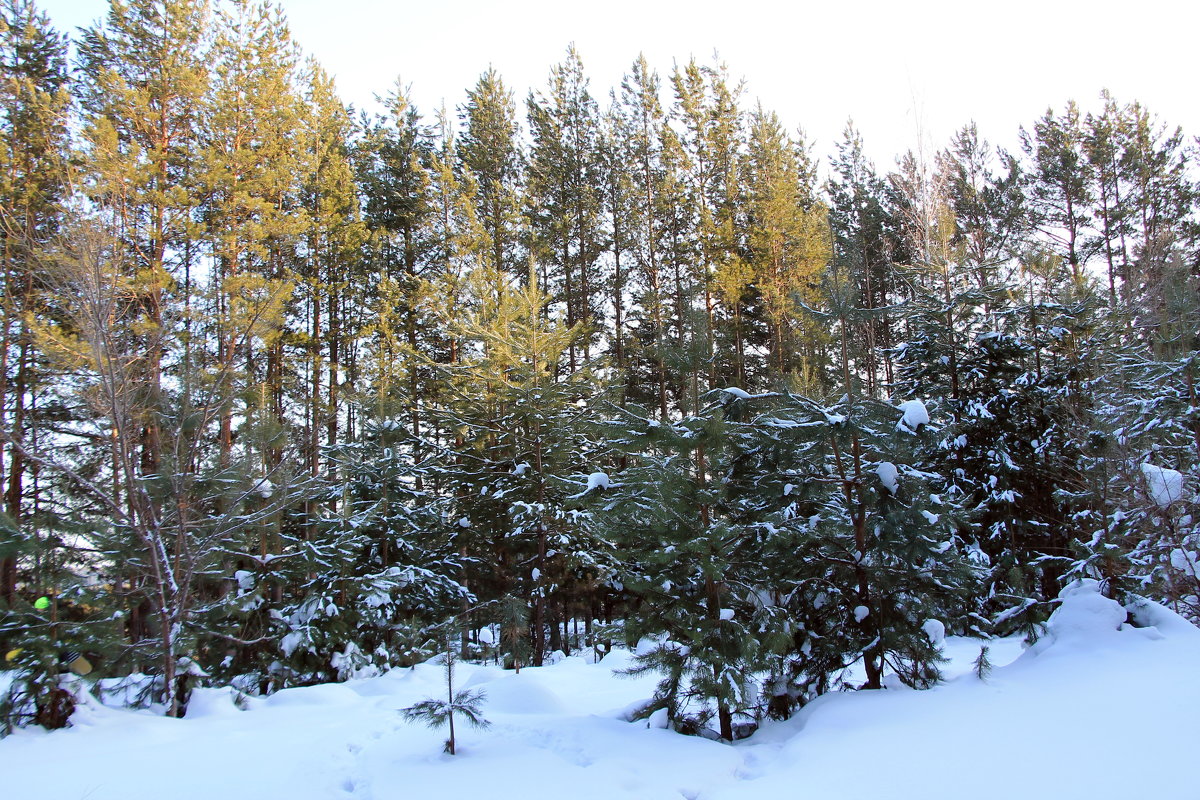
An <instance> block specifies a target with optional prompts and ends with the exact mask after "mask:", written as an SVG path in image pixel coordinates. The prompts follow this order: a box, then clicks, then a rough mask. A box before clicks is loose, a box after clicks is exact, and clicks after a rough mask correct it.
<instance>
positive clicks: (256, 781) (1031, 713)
mask: <svg viewBox="0 0 1200 800" xmlns="http://www.w3.org/2000/svg"><path fill="white" fill-rule="evenodd" d="M1096 589H1097V587H1096V586H1095V585H1094V584H1093V583H1090V582H1086V581H1085V582H1079V583H1076V584H1072V586H1070V587H1068V588H1067V589H1066V590H1064V593H1063V595H1062V604H1061V607H1060V608H1059V610H1058V611H1057V612H1056V613H1055V616H1054V617H1053V618H1052V619H1051V623H1050V625H1049V629H1048V632H1047V635H1046V636H1044V637H1043V638H1042V639H1041V640H1040V641H1039V643H1038V644H1037V645H1035V646H1034V647H1032V648H1030V649H1029V650H1025V651H1024V652H1022V648H1021V646H1020V644H1019V643H1018V642H1016V641H1015V640H1012V639H1006V640H995V641H992V642H987V643H986V644H987V645H988V646H989V659H990V660H991V662H992V663H993V665H995V668H994V669H993V670H992V672H991V673H990V675H989V676H988V677H987V678H986V679H984V680H980V679H979V678H978V677H976V676H975V674H974V673H973V671H972V669H971V664H972V662H973V661H974V659H975V658H976V656H978V654H979V648H980V646H981V644H984V643H983V642H981V641H979V640H974V639H965V638H961V637H953V636H949V637H946V638H945V640H944V642H943V645H942V646H943V649H944V652H945V654H946V655H947V656H948V657H949V658H950V659H951V662H950V664H949V665H948V666H947V667H946V668H945V669H944V673H945V674H946V675H947V677H948V681H947V683H945V684H943V685H941V686H939V687H937V688H935V689H933V690H930V691H926V692H916V691H911V690H906V689H898V690H897V689H889V690H885V691H878V692H857V693H837V694H831V695H827V696H825V697H823V698H821V699H819V700H817V701H815V702H813V703H811V704H810V705H809V706H808V707H806V708H805V709H804V710H803V711H802V712H801V713H800V714H798V715H797V716H796V717H795V718H793V719H791V720H788V721H786V722H772V723H767V724H766V725H764V727H763V728H762V729H761V730H760V731H759V732H758V733H756V734H755V735H754V736H752V737H751V738H749V739H746V740H743V741H741V742H738V743H737V744H736V745H734V746H728V745H723V744H719V743H715V742H711V741H707V740H704V739H701V738H697V737H685V736H681V735H678V734H676V733H673V732H670V731H667V730H663V729H662V728H661V725H662V723H663V722H664V720H661V719H659V720H656V721H654V722H652V723H651V724H648V723H647V722H646V721H640V722H626V721H625V719H626V709H627V708H629V707H631V706H635V705H636V704H638V703H639V702H641V701H644V700H645V699H646V698H648V697H649V696H650V694H651V693H652V691H653V685H654V678H653V677H652V676H651V677H638V678H626V677H621V676H617V675H615V674H614V670H619V669H622V668H624V667H627V666H628V665H629V663H630V660H631V658H632V656H631V655H630V654H628V653H625V652H622V651H617V652H613V653H611V654H610V655H609V656H607V657H606V658H605V659H604V660H603V661H601V662H600V663H599V664H591V663H588V659H584V658H581V657H578V656H575V657H571V658H565V659H563V660H561V661H560V662H559V663H557V664H555V665H554V666H550V667H544V668H541V669H533V668H526V669H523V670H521V673H520V674H519V675H518V674H514V673H512V672H505V671H503V670H501V669H499V668H496V667H491V666H487V667H484V666H474V665H470V664H462V665H460V667H459V672H458V685H459V686H462V687H466V686H470V687H473V688H475V687H478V688H481V689H484V690H486V691H487V692H488V695H489V699H488V700H487V701H485V703H484V709H485V714H486V716H487V717H488V718H489V719H490V720H491V721H492V723H493V726H492V728H491V729H490V730H489V731H486V732H479V731H471V730H467V731H465V732H464V731H460V735H459V747H460V755H458V756H454V757H451V756H447V755H444V754H442V752H441V742H442V739H443V737H444V732H439V731H432V730H429V729H427V728H424V727H421V726H419V725H416V724H411V723H406V722H405V721H404V720H403V719H402V717H401V716H400V714H399V713H398V709H400V708H403V707H405V706H408V705H411V704H412V703H414V702H416V701H418V700H421V699H423V698H425V697H430V696H439V695H440V693H441V692H442V691H443V683H442V681H443V675H442V669H441V668H440V667H439V666H437V665H435V664H423V665H420V666H417V667H416V668H414V669H411V670H396V671H393V672H391V673H389V674H387V675H384V676H381V677H377V678H370V679H364V680H355V681H350V682H348V683H345V684H338V685H329V686H317V687H310V688H303V689H290V690H287V691H284V692H279V693H278V694H276V695H274V696H272V697H270V698H265V699H252V700H251V701H250V702H249V707H248V709H247V710H245V711H241V710H238V709H237V708H236V707H235V706H234V704H233V701H232V698H231V696H230V694H229V693H228V692H227V691H224V690H218V689H212V690H205V691H203V692H201V693H200V694H199V695H198V696H197V697H196V699H195V700H194V701H193V704H192V708H191V711H190V715H189V717H188V718H187V719H183V720H171V719H165V718H162V717H156V716H152V715H150V714H147V713H139V712H128V711H115V710H112V709H108V708H104V707H100V706H96V705H91V706H88V707H86V708H82V709H80V710H79V711H78V712H77V715H76V717H75V718H74V727H72V728H70V729H68V730H63V731H56V732H53V733H45V732H43V731H40V730H25V731H20V732H18V733H16V734H14V735H13V736H10V737H9V738H7V739H5V740H4V741H0V775H2V776H3V782H4V786H5V796H6V797H14V798H16V797H55V798H84V797H86V798H89V800H129V799H130V798H132V799H133V800H138V799H139V798H147V799H148V800H149V799H150V798H158V797H171V798H173V799H175V800H200V799H201V798H204V799H205V800H208V799H209V798H213V797H220V798H222V800H236V799H238V798H247V800H248V799H249V798H255V799H256V800H259V799H260V798H263V797H288V798H290V799H291V800H309V799H310V798H311V799H312V800H317V798H335V799H337V798H347V799H349V798H362V799H363V800H369V799H373V800H391V799H392V798H395V800H400V798H424V797H487V798H502V799H503V798H527V797H530V796H533V795H539V794H551V795H554V796H557V795H560V794H563V795H565V796H569V797H571V798H572V800H575V798H581V799H582V798H596V799H597V800H599V799H600V798H603V799H604V800H611V799H612V798H639V800H655V799H656V798H663V800H667V799H668V798H669V799H670V800H676V799H677V798H692V799H693V800H734V799H736V798H775V797H780V798H783V797H797V798H801V797H802V798H833V797H836V798H839V799H849V798H872V800H876V799H877V798H881V797H886V798H900V799H903V798H922V799H924V798H947V799H949V798H961V797H972V798H997V800H999V798H1005V799H1006V800H1007V799H1008V798H1014V797H1037V798H1042V797H1045V798H1055V800H1063V799H1065V798H1114V799H1115V798H1129V797H1153V798H1179V799H1180V800H1183V799H1184V798H1196V797H1200V777H1197V774H1196V773H1195V770H1194V768H1193V766H1192V764H1193V762H1194V758H1195V755H1194V751H1195V743H1196V739H1195V730H1194V726H1195V720H1196V719H1197V718H1198V717H1200V682H1197V681H1196V679H1195V664H1196V663H1200V630H1197V629H1196V628H1195V627H1193V626H1192V625H1190V624H1189V623H1187V622H1186V621H1184V620H1182V619H1181V618H1179V617H1177V616H1176V615H1174V614H1173V613H1172V612H1170V611H1168V610H1167V609H1164V608H1162V607H1161V606H1155V605H1153V604H1148V603H1147V604H1138V605H1136V606H1135V607H1134V612H1133V616H1134V618H1135V621H1136V622H1138V624H1141V625H1150V626H1153V627H1143V628H1132V627H1130V625H1129V624H1123V620H1124V619H1125V611H1124V610H1123V609H1121V608H1120V606H1118V605H1116V604H1115V603H1113V602H1112V601H1110V600H1107V599H1105V598H1103V597H1102V596H1100V594H1099V593H1098V592H1097V591H1096ZM931 627H932V626H931ZM1010 662H1011V663H1010ZM660 716H661V715H660Z"/></svg>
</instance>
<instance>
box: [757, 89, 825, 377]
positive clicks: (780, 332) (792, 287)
mask: <svg viewBox="0 0 1200 800" xmlns="http://www.w3.org/2000/svg"><path fill="white" fill-rule="evenodd" d="M749 141H750V144H749V153H748V158H747V162H746V164H747V165H746V171H747V174H746V176H745V179H744V182H745V184H746V186H747V194H748V197H747V206H748V215H747V216H748V228H749V243H748V244H749V248H748V249H749V254H750V257H749V261H750V266H751V268H752V270H753V273H752V275H753V283H754V285H755V286H756V287H757V289H758V291H759V292H760V293H761V296H762V304H763V307H764V311H765V312H766V313H765V316H766V319H767V321H768V322H769V325H770V327H771V337H770V344H769V346H770V353H771V354H770V357H769V360H770V365H771V368H772V371H773V372H774V373H775V374H776V375H777V376H778V377H779V378H782V379H783V380H784V381H789V382H796V383H799V384H801V385H805V386H807V387H812V388H815V386H816V385H818V382H817V381H816V380H814V379H815V378H816V377H817V376H818V375H819V372H820V369H821V366H822V365H823V364H822V362H823V361H824V357H823V355H824V354H823V352H822V350H823V348H822V346H821V344H822V343H821V341H820V339H821V335H820V332H819V331H818V330H817V327H816V326H815V325H813V324H812V322H811V320H808V319H806V318H805V316H804V312H803V311H802V308H803V307H805V306H809V307H812V306H816V305H818V303H819V288H820V282H821V273H822V272H823V271H824V269H825V266H826V264H827V263H828V261H829V258H830V249H829V230H828V223H827V211H826V209H825V207H824V205H823V204H821V203H819V202H818V201H817V199H816V196H815V187H814V185H813V184H814V181H815V176H814V175H813V173H812V171H811V167H809V166H808V161H807V158H806V152H805V151H804V150H803V148H802V147H801V146H798V145H797V144H796V143H794V142H793V141H792V140H791V138H790V137H789V136H787V135H786V134H785V133H784V132H783V128H782V126H781V125H780V123H779V120H778V118H776V117H775V116H774V115H773V114H768V113H767V112H764V111H763V110H762V109H761V108H759V109H758V111H757V112H756V113H755V114H754V115H753V116H752V118H751V126H750V140H749ZM740 327H741V326H740V324H739V325H738V328H739V330H740ZM741 338H742V337H741V334H739V336H738V341H739V343H740V341H741ZM744 351H745V348H744V347H743V346H741V345H740V344H739V347H738V353H739V363H741V362H742V361H744V360H745V356H744ZM739 371H742V372H744V369H743V370H739Z"/></svg>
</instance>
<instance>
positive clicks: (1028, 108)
mask: <svg viewBox="0 0 1200 800" xmlns="http://www.w3.org/2000/svg"><path fill="white" fill-rule="evenodd" d="M281 5H282V6H283V8H284V10H285V12H286V14H287V16H288V19H289V20H290V22H291V29H292V35H293V37H294V38H295V39H296V41H297V42H299V44H300V45H301V46H302V47H303V48H304V50H305V52H307V53H311V54H312V55H315V56H316V57H317V59H318V60H319V61H320V62H321V64H322V65H323V66H324V67H325V68H326V70H327V71H329V72H330V73H332V74H333V75H334V76H335V77H336V79H337V82H338V87H339V89H340V91H341V94H342V97H343V99H345V100H346V101H347V102H351V103H353V104H354V105H355V106H356V107H358V108H368V109H370V108H374V103H373V97H374V96H375V95H376V94H386V93H387V92H388V91H389V90H390V88H391V87H392V85H393V84H394V83H395V81H396V79H397V77H399V78H401V79H402V80H403V82H404V83H405V84H410V85H411V87H412V97H413V99H414V100H415V101H416V103H417V105H418V107H419V108H420V109H421V111H422V112H423V113H425V114H426V115H427V116H429V117H430V118H432V112H433V111H434V110H435V109H436V108H437V107H438V106H440V105H441V104H442V103H443V102H444V103H445V105H446V107H447V108H449V109H451V110H453V108H454V107H455V106H456V105H458V104H459V103H461V102H462V101H463V99H464V93H465V91H466V89H467V88H469V87H470V86H472V85H473V84H474V83H475V80H476V78H477V77H478V76H479V74H480V73H481V72H482V71H483V70H485V69H486V68H487V67H488V65H489V64H490V65H492V66H495V67H496V69H497V70H498V71H499V72H500V74H501V76H502V77H503V78H504V80H505V83H506V84H508V86H509V87H510V88H512V89H514V90H515V91H516V93H517V98H518V101H521V102H522V106H521V108H522V111H523V100H524V97H525V95H526V94H527V92H528V91H529V89H530V88H541V87H542V86H544V84H545V81H546V76H547V74H548V73H549V70H550V67H551V65H552V64H554V63H556V62H558V61H560V60H561V59H562V57H563V54H564V52H565V50H566V47H567V45H568V44H569V43H571V42H574V43H575V45H576V47H577V48H578V50H579V52H580V55H581V56H582V58H583V62H584V67H585V70H586V72H587V74H588V76H589V77H590V78H591V83H592V93H593V95H595V96H597V98H598V99H600V101H601V106H602V107H605V106H606V105H607V96H608V90H609V88H610V87H614V86H617V85H618V84H619V82H620V79H621V76H622V75H623V74H624V73H625V72H626V70H627V69H628V67H629V65H630V64H631V63H632V62H633V60H634V59H635V58H636V57H637V54H638V53H639V52H644V53H645V54H646V57H647V59H648V60H649V62H650V64H651V66H652V67H655V68H656V69H657V70H658V71H659V73H660V75H661V77H662V78H663V80H664V83H665V82H666V79H667V76H668V75H669V73H670V71H671V68H672V64H673V63H674V62H675V61H680V62H684V61H686V60H687V59H688V58H689V57H690V56H695V57H696V58H697V60H700V61H709V62H710V61H711V59H712V56H713V53H714V51H715V52H718V53H719V54H720V57H721V60H722V61H724V62H725V63H726V64H728V66H729V68H730V73H731V74H732V75H733V76H734V77H744V78H745V79H746V81H747V99H746V101H745V103H744V105H745V107H747V108H750V107H752V106H753V105H754V103H755V100H756V99H761V101H762V103H763V105H764V106H765V107H767V108H769V109H773V110H775V111H776V112H778V113H779V115H780V117H781V118H782V119H783V121H784V123H785V124H786V125H787V126H788V127H789V128H792V129H795V127H796V126H801V125H802V126H803V127H804V128H805V130H806V131H807V133H808V135H809V137H810V138H811V139H815V140H816V149H817V153H818V154H819V155H821V156H827V155H829V154H830V153H832V151H833V147H834V144H835V143H836V142H837V141H838V140H839V139H840V137H841V131H842V129H843V127H844V126H845V123H846V120H847V119H848V118H850V117H853V118H854V120H855V123H856V124H857V126H858V127H859V129H860V130H861V131H862V133H863V136H864V140H865V142H866V145H867V150H868V153H869V154H870V155H871V156H872V157H873V158H874V159H875V161H876V163H877V165H878V166H879V168H880V171H881V172H883V171H886V170H887V169H888V168H890V167H891V166H892V165H893V159H894V156H895V155H898V154H899V153H900V152H902V151H903V150H906V149H908V148H909V147H913V146H914V145H915V143H916V141H917V132H918V130H919V129H921V130H923V131H924V133H925V135H926V137H927V138H928V140H929V141H930V142H931V143H932V145H933V146H934V147H935V148H941V147H943V146H945V144H946V142H947V140H948V138H949V136H950V134H951V133H953V132H954V131H955V130H956V129H958V128H959V127H961V126H962V125H963V124H964V123H966V122H967V121H968V120H971V119H974V120H975V121H976V122H977V123H978V124H979V128H980V131H981V133H982V134H983V135H984V136H985V137H986V138H988V139H989V140H991V141H992V142H993V143H995V144H1000V145H1003V146H1007V147H1010V148H1015V147H1016V143H1017V127H1018V126H1019V125H1022V124H1023V125H1025V126H1027V127H1028V126H1030V125H1031V124H1032V122H1033V121H1034V120H1035V119H1036V118H1037V117H1038V116H1039V115H1040V114H1041V113H1042V112H1043V111H1044V110H1045V109H1046V107H1047V106H1049V105H1052V106H1054V107H1055V108H1056V109H1057V108H1061V107H1062V106H1063V105H1064V104H1065V103H1066V101H1067V100H1068V99H1072V98H1073V99H1075V100H1076V101H1078V102H1079V103H1080V105H1081V106H1082V107H1083V108H1084V110H1088V109H1094V108H1097V107H1098V105H1099V101H1098V96H1099V93H1100V90H1101V89H1102V88H1105V87H1107V88H1109V89H1110V90H1111V91H1112V92H1113V93H1114V94H1115V95H1116V97H1117V99H1118V100H1119V101H1121V102H1128V101H1130V100H1132V99H1138V100H1140V101H1142V103H1143V104H1144V105H1147V106H1148V107H1149V108H1150V109H1151V110H1152V111H1154V112H1155V113H1157V114H1158V115H1159V116H1160V117H1161V118H1162V119H1163V120H1165V121H1167V122H1169V123H1171V124H1172V125H1182V126H1183V128H1184V130H1185V132H1187V133H1189V134H1191V135H1195V134H1200V103H1197V99H1198V98H1197V91H1196V74H1197V66H1196V65H1197V60H1196V56H1195V53H1196V52H1197V50H1196V44H1195V41H1194V38H1195V35H1196V33H1197V30H1198V27H1197V23H1198V22H1200V11H1196V10H1193V9H1191V8H1189V6H1191V5H1192V3H1190V2H1186V0H1136V2H1125V3H1115V2H1109V1H1108V0H1092V2H1074V1H1072V2H1062V1H1060V0H1040V2H1039V1H1034V0H1012V1H1011V2H1004V3H994V4H993V3H972V2H969V0H968V1H965V2H948V1H946V0H920V1H919V2H877V1H876V0H871V2H862V1H860V2H854V1H850V2H840V3H839V2H825V3H820V4H812V3H803V2H796V3H791V4H788V3H784V2H778V0H776V2H765V0H726V2H711V1H710V0H697V1H695V2H686V3H685V2H654V0H641V2H637V1H635V0H604V1H603V2H596V3H593V4H584V3H576V4H571V3H569V2H561V0H560V1H559V2H553V1H552V0H510V1H509V2H488V1H487V0H459V1H458V2H444V3H441V4H439V3H437V2H431V1H430V0H422V2H412V0H403V1H402V2H372V1H371V0H284V2H282V3H281ZM39 6H40V7H42V8H43V9H45V10H46V11H47V12H48V13H49V14H50V16H51V19H52V20H54V21H55V23H56V24H57V25H58V26H59V27H60V28H64V29H72V28H74V27H76V26H79V25H85V24H89V23H90V22H92V21H94V20H96V19H99V18H101V17H102V16H103V15H104V13H105V11H106V9H107V3H106V2H104V0H40V2H39Z"/></svg>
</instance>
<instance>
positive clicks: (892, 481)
mask: <svg viewBox="0 0 1200 800" xmlns="http://www.w3.org/2000/svg"><path fill="white" fill-rule="evenodd" d="M875 474H876V475H878V476H879V482H880V483H882V484H883V488H885V489H887V490H888V493H889V494H895V493H896V492H897V491H899V490H900V480H899V478H900V472H899V470H897V469H896V465H895V464H893V463H892V462H890V461H883V462H881V463H880V464H879V466H878V467H876V468H875Z"/></svg>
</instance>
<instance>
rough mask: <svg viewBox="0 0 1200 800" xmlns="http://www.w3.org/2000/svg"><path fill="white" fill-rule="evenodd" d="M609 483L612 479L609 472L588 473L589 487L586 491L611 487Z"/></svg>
mask: <svg viewBox="0 0 1200 800" xmlns="http://www.w3.org/2000/svg"><path fill="white" fill-rule="evenodd" d="M609 483H610V481H609V478H608V473H607V472H593V473H592V474H591V475H588V479H587V489H586V490H585V491H587V492H590V491H591V490H592V489H601V490H603V489H607V488H608V487H609Z"/></svg>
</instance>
